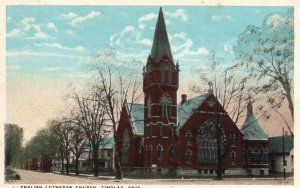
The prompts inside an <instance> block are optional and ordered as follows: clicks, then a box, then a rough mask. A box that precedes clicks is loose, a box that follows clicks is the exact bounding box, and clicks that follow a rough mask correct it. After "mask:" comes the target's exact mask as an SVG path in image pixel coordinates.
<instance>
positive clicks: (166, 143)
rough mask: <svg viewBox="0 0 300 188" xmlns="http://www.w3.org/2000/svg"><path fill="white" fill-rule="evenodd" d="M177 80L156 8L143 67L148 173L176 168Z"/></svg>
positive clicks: (162, 18) (161, 13) (164, 31)
mask: <svg viewBox="0 0 300 188" xmlns="http://www.w3.org/2000/svg"><path fill="white" fill-rule="evenodd" d="M178 77H179V66H178V63H177V64H176V65H175V64H174V60H173V57H172V52H171V48H170V44H169V39H168V34H167V30H166V24H165V20H164V15H163V12H162V8H160V10H159V15H158V20H157V23H156V29H155V33H154V38H153V44H152V49H151V54H150V55H149V57H148V60H147V63H146V66H145V67H144V68H143V91H144V104H145V105H144V108H145V109H144V123H145V126H144V166H145V168H148V169H149V170H150V168H151V167H152V169H157V170H164V169H163V168H164V167H170V166H175V165H176V162H175V161H176V160H175V149H174V148H175V147H174V145H175V140H176V134H175V132H176V123H177V90H178V81H179V79H178Z"/></svg>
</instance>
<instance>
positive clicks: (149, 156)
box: [147, 144, 152, 162]
mask: <svg viewBox="0 0 300 188" xmlns="http://www.w3.org/2000/svg"><path fill="white" fill-rule="evenodd" d="M151 152H152V145H151V144H150V145H149V147H148V151H147V158H148V162H151Z"/></svg>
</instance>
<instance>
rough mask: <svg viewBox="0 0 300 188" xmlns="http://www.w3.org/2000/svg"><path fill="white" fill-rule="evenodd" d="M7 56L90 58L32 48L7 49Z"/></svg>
mask: <svg viewBox="0 0 300 188" xmlns="http://www.w3.org/2000/svg"><path fill="white" fill-rule="evenodd" d="M6 56H7V57H64V58H69V59H79V60H88V59H89V57H85V56H77V55H65V54H59V53H53V52H37V51H31V50H20V51H18V50H14V51H7V52H6Z"/></svg>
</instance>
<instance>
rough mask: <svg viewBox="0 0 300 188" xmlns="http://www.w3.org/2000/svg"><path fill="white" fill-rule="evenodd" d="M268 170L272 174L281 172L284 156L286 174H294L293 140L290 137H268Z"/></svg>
mask: <svg viewBox="0 0 300 188" xmlns="http://www.w3.org/2000/svg"><path fill="white" fill-rule="evenodd" d="M269 142H270V153H269V156H270V164H271V165H270V170H271V171H272V172H283V156H285V161H286V166H285V171H286V172H287V173H292V172H294V138H293V136H291V135H285V136H284V151H283V144H282V143H283V136H277V137H270V138H269Z"/></svg>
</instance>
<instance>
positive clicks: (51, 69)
mask: <svg viewBox="0 0 300 188" xmlns="http://www.w3.org/2000/svg"><path fill="white" fill-rule="evenodd" d="M40 70H44V71H68V72H71V71H74V69H73V68H63V67H47V68H40Z"/></svg>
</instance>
